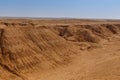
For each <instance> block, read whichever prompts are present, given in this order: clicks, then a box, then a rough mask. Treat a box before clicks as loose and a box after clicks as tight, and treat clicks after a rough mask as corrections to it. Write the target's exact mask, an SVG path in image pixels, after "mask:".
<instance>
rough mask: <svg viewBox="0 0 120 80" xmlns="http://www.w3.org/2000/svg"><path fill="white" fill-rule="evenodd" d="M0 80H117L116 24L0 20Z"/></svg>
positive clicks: (119, 35) (119, 27)
mask: <svg viewBox="0 0 120 80" xmlns="http://www.w3.org/2000/svg"><path fill="white" fill-rule="evenodd" d="M0 52H1V53H0V80H119V79H120V71H119V69H120V65H119V61H120V54H119V53H120V23H119V21H95V20H32V19H1V20H0Z"/></svg>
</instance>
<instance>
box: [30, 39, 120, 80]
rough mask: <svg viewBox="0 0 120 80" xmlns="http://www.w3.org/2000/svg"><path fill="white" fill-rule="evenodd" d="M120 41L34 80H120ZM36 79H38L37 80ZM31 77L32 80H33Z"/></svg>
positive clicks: (82, 55)
mask: <svg viewBox="0 0 120 80" xmlns="http://www.w3.org/2000/svg"><path fill="white" fill-rule="evenodd" d="M119 61H120V39H119V40H113V41H110V42H107V43H105V44H103V46H102V48H97V49H94V50H90V51H83V52H82V54H81V55H77V56H76V57H75V58H74V59H73V60H72V62H71V63H70V64H69V65H66V66H64V67H60V68H59V69H55V70H53V71H50V72H48V73H45V74H43V75H39V73H38V74H35V75H34V77H32V78H33V79H34V80H119V79H120V72H119V71H120V64H119ZM35 77H36V78H35ZM32 78H31V77H29V79H30V80H33V79H32Z"/></svg>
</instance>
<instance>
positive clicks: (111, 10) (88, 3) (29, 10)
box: [0, 0, 120, 19]
mask: <svg viewBox="0 0 120 80" xmlns="http://www.w3.org/2000/svg"><path fill="white" fill-rule="evenodd" d="M0 16H1V17H52V18H62V17H63V18H102V19H120V0H0Z"/></svg>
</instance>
